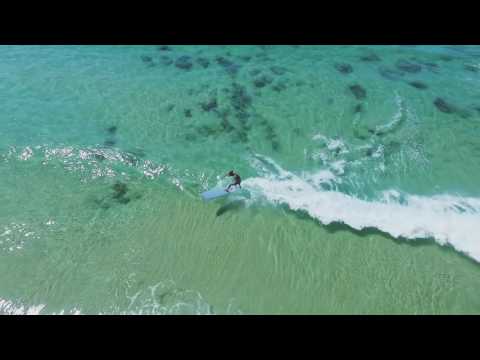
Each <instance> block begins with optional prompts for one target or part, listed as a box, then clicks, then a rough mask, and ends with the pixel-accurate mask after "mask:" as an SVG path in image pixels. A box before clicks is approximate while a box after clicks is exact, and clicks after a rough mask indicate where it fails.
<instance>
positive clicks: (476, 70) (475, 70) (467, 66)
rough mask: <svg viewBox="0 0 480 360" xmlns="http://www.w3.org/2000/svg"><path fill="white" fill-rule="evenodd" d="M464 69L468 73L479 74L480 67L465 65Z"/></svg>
mask: <svg viewBox="0 0 480 360" xmlns="http://www.w3.org/2000/svg"><path fill="white" fill-rule="evenodd" d="M463 68H464V69H465V70H466V71H470V72H474V73H477V72H478V67H477V66H475V65H471V64H465V65H463Z"/></svg>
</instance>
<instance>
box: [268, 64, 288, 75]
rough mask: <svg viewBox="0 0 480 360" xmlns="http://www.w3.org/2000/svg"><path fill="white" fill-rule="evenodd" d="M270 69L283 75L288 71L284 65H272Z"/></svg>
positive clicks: (276, 73)
mask: <svg viewBox="0 0 480 360" xmlns="http://www.w3.org/2000/svg"><path fill="white" fill-rule="evenodd" d="M270 71H271V72H272V73H274V74H275V75H283V74H285V73H286V72H287V69H286V68H284V67H282V66H270Z"/></svg>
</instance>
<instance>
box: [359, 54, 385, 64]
mask: <svg viewBox="0 0 480 360" xmlns="http://www.w3.org/2000/svg"><path fill="white" fill-rule="evenodd" d="M360 60H361V61H365V62H375V61H382V59H380V58H379V57H378V55H377V54H374V53H371V54H367V55H362V56H360Z"/></svg>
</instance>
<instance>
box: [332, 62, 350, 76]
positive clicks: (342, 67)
mask: <svg viewBox="0 0 480 360" xmlns="http://www.w3.org/2000/svg"><path fill="white" fill-rule="evenodd" d="M334 66H335V69H337V71H338V72H339V73H341V74H350V73H352V72H353V67H352V65H350V64H346V63H339V64H335V65H334Z"/></svg>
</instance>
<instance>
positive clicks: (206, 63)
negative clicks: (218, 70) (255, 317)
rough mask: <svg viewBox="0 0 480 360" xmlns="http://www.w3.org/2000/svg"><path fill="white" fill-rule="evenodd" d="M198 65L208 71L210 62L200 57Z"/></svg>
mask: <svg viewBox="0 0 480 360" xmlns="http://www.w3.org/2000/svg"><path fill="white" fill-rule="evenodd" d="M197 64H198V65H200V66H201V67H203V68H204V69H206V68H208V67H209V66H210V60H208V59H207V58H203V57H199V58H198V59H197Z"/></svg>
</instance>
